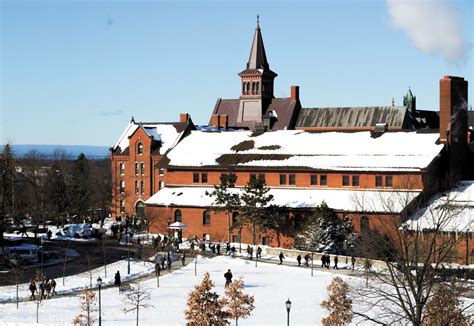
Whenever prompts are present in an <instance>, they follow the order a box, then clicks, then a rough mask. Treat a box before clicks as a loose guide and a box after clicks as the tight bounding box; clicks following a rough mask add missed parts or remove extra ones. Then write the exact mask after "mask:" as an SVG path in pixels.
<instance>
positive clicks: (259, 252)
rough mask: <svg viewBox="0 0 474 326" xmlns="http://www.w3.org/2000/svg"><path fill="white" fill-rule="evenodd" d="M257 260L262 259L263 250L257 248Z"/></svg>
mask: <svg viewBox="0 0 474 326" xmlns="http://www.w3.org/2000/svg"><path fill="white" fill-rule="evenodd" d="M257 258H262V248H260V247H257Z"/></svg>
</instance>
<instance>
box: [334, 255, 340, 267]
mask: <svg viewBox="0 0 474 326" xmlns="http://www.w3.org/2000/svg"><path fill="white" fill-rule="evenodd" d="M338 262H339V257H338V256H337V255H336V256H334V269H339V268H337V263H338Z"/></svg>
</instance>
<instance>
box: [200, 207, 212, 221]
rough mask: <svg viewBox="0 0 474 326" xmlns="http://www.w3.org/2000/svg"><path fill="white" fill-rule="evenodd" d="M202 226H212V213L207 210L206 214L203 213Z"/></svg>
mask: <svg viewBox="0 0 474 326" xmlns="http://www.w3.org/2000/svg"><path fill="white" fill-rule="evenodd" d="M202 224H203V225H209V224H211V211H210V210H208V209H206V210H205V211H204V213H202Z"/></svg>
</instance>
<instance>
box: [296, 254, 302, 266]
mask: <svg viewBox="0 0 474 326" xmlns="http://www.w3.org/2000/svg"><path fill="white" fill-rule="evenodd" d="M296 261H297V262H298V267H300V266H301V255H298V257H296Z"/></svg>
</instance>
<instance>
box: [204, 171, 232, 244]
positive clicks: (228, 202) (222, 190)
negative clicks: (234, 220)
mask: <svg viewBox="0 0 474 326" xmlns="http://www.w3.org/2000/svg"><path fill="white" fill-rule="evenodd" d="M220 179H221V183H220V184H219V185H214V191H212V192H211V193H209V192H207V191H206V195H207V196H210V197H213V198H214V210H217V211H219V210H224V211H225V213H226V215H227V232H228V241H229V242H230V241H231V238H230V232H231V223H230V216H231V213H232V212H234V211H236V210H237V209H238V208H239V207H240V196H239V194H238V193H237V192H233V191H232V190H231V189H232V188H234V187H235V182H236V180H237V176H236V175H235V174H232V173H230V174H221V178H220Z"/></svg>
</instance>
